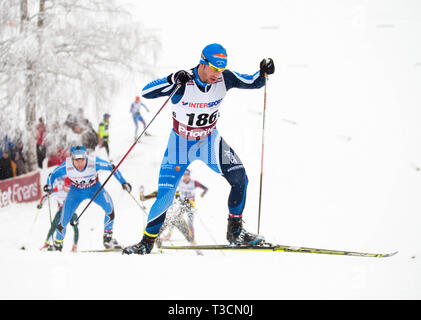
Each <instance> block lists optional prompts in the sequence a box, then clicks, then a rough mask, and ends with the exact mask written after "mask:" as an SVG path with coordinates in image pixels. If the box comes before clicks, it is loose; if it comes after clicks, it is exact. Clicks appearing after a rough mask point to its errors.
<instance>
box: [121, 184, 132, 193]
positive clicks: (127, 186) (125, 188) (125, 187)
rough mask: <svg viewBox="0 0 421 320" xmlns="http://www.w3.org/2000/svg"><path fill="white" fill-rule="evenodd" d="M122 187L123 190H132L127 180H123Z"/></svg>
mask: <svg viewBox="0 0 421 320" xmlns="http://www.w3.org/2000/svg"><path fill="white" fill-rule="evenodd" d="M121 186H122V187H123V190H126V191H127V192H128V193H130V192H131V191H132V185H131V184H130V183H128V182H125V183H123V184H122V185H121Z"/></svg>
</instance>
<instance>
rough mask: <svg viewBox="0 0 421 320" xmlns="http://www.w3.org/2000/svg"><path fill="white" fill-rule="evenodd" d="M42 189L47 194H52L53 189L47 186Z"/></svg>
mask: <svg viewBox="0 0 421 320" xmlns="http://www.w3.org/2000/svg"><path fill="white" fill-rule="evenodd" d="M42 189H43V190H44V192H46V193H48V194H50V193H52V192H53V188H52V187H51V186H50V185H49V184H46V185H45V186H44V187H43V188H42Z"/></svg>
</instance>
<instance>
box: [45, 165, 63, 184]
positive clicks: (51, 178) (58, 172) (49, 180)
mask: <svg viewBox="0 0 421 320" xmlns="http://www.w3.org/2000/svg"><path fill="white" fill-rule="evenodd" d="M66 174H67V171H66V161H64V162H63V163H62V164H61V165H59V166H58V167H57V168H55V169H54V171H53V172H51V173H50V175H49V176H48V178H47V184H49V185H50V186H51V188H53V185H54V181H55V180H56V179H57V178H60V177H62V176H65V175H66Z"/></svg>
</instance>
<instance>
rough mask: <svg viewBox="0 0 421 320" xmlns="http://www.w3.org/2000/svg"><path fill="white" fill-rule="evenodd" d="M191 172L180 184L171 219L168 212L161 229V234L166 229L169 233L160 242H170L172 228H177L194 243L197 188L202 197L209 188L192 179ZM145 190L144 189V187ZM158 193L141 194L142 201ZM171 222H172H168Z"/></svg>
mask: <svg viewBox="0 0 421 320" xmlns="http://www.w3.org/2000/svg"><path fill="white" fill-rule="evenodd" d="M190 175H191V172H190V170H189V169H186V171H185V172H184V174H183V178H182V179H181V181H180V183H179V184H178V189H177V192H176V193H175V200H174V201H173V204H172V206H171V214H170V216H171V217H170V218H168V212H169V210H168V211H167V216H166V220H165V223H164V225H163V226H162V227H161V230H160V234H162V233H163V232H164V231H165V230H166V229H168V230H167V231H168V233H167V234H166V235H165V236H162V237H160V239H159V241H160V242H163V241H168V240H169V239H170V238H171V233H172V229H173V228H172V227H173V226H175V227H177V228H178V229H179V230H180V232H181V233H182V234H183V235H184V237H185V238H186V240H187V241H189V242H191V243H194V224H193V221H194V216H195V214H196V202H195V193H196V192H195V191H196V188H201V189H202V190H203V192H202V193H201V195H200V196H201V197H204V196H205V194H206V192H207V191H208V188H207V187H205V186H204V185H203V184H201V183H200V182H199V181H197V180H193V179H191V176H190ZM142 189H143V187H142ZM157 194H158V192H157V191H154V192H152V193H150V194H148V195H144V194H143V191H142V192H141V193H140V200H141V201H145V200H149V199H153V198H156V197H157ZM184 214H185V216H184ZM168 220H170V221H168Z"/></svg>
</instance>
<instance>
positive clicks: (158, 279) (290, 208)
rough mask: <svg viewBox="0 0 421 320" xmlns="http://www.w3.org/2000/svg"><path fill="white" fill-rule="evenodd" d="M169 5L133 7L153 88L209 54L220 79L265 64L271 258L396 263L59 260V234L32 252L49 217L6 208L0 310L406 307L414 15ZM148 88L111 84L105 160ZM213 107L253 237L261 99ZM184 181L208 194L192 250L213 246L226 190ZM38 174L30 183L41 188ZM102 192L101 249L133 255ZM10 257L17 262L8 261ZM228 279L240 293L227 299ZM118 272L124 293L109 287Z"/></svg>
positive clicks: (128, 132) (413, 285)
mask: <svg viewBox="0 0 421 320" xmlns="http://www.w3.org/2000/svg"><path fill="white" fill-rule="evenodd" d="M181 3H182V4H183V5H180V2H176V1H171V2H170V1H168V2H165V7H166V9H165V11H166V12H168V16H166V15H165V13H162V11H161V9H162V8H161V7H162V6H163V5H162V3H161V2H157V1H155V2H146V1H145V2H144V1H142V2H141V3H139V4H137V5H136V6H134V7H133V8H134V9H133V12H134V14H136V15H137V17H138V18H139V20H141V21H142V22H143V23H144V24H145V26H147V27H148V28H150V29H154V30H155V31H156V32H157V34H158V35H159V36H160V38H161V41H162V52H161V56H160V62H159V64H158V66H157V70H156V74H157V77H163V76H166V75H168V74H169V73H171V72H173V71H177V70H178V69H182V68H191V67H193V66H195V65H196V64H197V63H198V62H199V57H200V51H201V49H202V48H203V47H204V46H205V45H207V44H208V43H212V42H219V43H221V44H223V45H224V46H225V47H226V48H227V51H228V67H229V68H230V69H231V70H234V71H237V72H240V73H248V74H251V73H254V72H255V71H257V69H258V66H259V62H260V60H261V59H263V58H267V57H271V58H273V59H274V61H275V65H276V72H275V74H274V75H273V76H272V77H270V80H269V82H268V84H267V113H266V124H265V127H266V131H265V159H264V177H263V180H264V183H263V206H262V215H261V230H260V232H261V234H262V235H263V236H264V237H265V238H266V239H267V240H268V241H271V242H275V243H279V244H285V245H295V246H307V247H317V248H326V249H343V250H353V251H365V252H384V253H386V252H393V251H399V253H398V254H397V255H395V256H393V257H391V258H383V259H380V258H358V257H344V256H328V255H312V254H294V253H272V252H261V253H253V252H251V253H250V252H217V251H215V252H205V253H204V255H203V256H197V255H196V254H195V253H194V252H181V251H180V252H176V251H174V252H173V251H171V252H165V253H164V254H158V253H157V254H151V255H148V256H137V255H132V256H122V255H119V254H115V253H103V254H101V253H77V254H74V253H72V252H70V248H71V240H70V239H71V237H72V235H73V231H72V229H71V228H70V227H69V228H68V234H67V237H66V241H65V244H64V250H63V251H64V252H62V253H55V252H54V253H52V252H40V251H39V250H38V249H39V248H40V247H41V246H42V244H43V241H44V238H45V236H46V234H47V231H48V228H49V223H50V221H49V213H48V207H47V206H45V207H44V208H43V209H42V210H41V212H40V213H39V216H38V219H37V220H36V222H35V223H34V217H35V215H36V213H37V209H36V208H35V206H36V203H30V204H19V205H12V206H9V207H5V208H2V209H1V211H0V217H1V224H0V249H1V250H0V261H1V263H0V299H420V298H421V273H420V272H419V270H420V268H421V262H420V261H421V260H420V259H421V232H420V231H421V201H420V193H421V173H420V172H419V171H416V170H414V166H417V165H418V166H421V148H420V142H421V129H420V125H419V119H420V114H421V112H420V111H419V110H420V105H421V90H419V84H420V83H421V82H420V81H421V46H420V42H419V39H420V38H421V3H420V2H419V1H415V0H414V1H392V0H388V1H370V2H367V3H366V2H363V1H357V0H354V1H325V0H321V1H317V2H316V1H310V0H308V1H275V0H273V1H270V0H265V1H259V2H255V1H249V0H246V1H241V2H240V1H230V2H227V1H219V0H217V1H213V5H212V7H213V8H214V9H215V10H216V9H218V10H217V12H214V11H212V10H211V11H210V12H209V10H204V11H203V9H204V8H203V6H202V5H200V4H199V2H197V1H193V0H189V1H184V0H183V1H181ZM239 6H241V7H242V8H243V9H242V10H241V12H238V7H239ZM205 9H206V8H205ZM207 9H210V8H207ZM169 13H171V15H170V14H169ZM213 13H218V14H216V15H214V14H213ZM203 15H205V16H203ZM175 17H176V19H175ZM183 17H184V19H182V18H183ZM173 18H174V19H173ZM201 23H202V24H203V25H201ZM151 80H153V79H150V78H148V79H138V81H137V82H136V83H122V84H121V92H120V95H118V96H116V97H115V99H114V100H113V101H112V102H111V105H112V106H111V108H110V113H111V122H110V123H111V124H110V137H111V145H110V149H111V156H112V158H113V159H114V161H115V163H118V161H119V160H120V159H121V157H122V156H123V155H124V154H125V153H126V151H127V150H128V149H129V147H130V146H131V144H132V139H133V131H134V126H133V123H132V119H131V116H130V114H129V105H130V103H131V102H132V100H133V99H134V97H135V95H138V94H139V92H140V91H139V90H140V89H141V88H142V87H143V86H144V85H145V84H146V83H147V82H149V81H151ZM164 101H165V100H164V99H155V100H144V101H143V102H144V103H145V104H147V106H148V108H149V109H150V110H151V112H150V113H145V112H144V113H143V114H144V116H145V118H146V119H147V120H150V119H151V118H152V116H153V115H154V114H155V112H156V111H157V110H158V109H159V107H161V106H162V104H163V103H164ZM221 110H222V111H221V118H220V120H219V122H218V130H219V132H220V134H221V135H222V136H223V137H224V139H225V140H226V141H227V142H228V143H229V144H230V145H231V146H232V147H233V149H234V150H235V151H236V152H237V153H238V155H239V156H240V158H241V159H242V161H243V163H244V165H245V168H246V170H247V173H248V177H249V180H250V184H249V188H248V193H247V205H246V209H245V212H244V220H245V226H246V228H247V229H248V230H250V231H252V232H256V231H257V219H258V217H257V212H258V196H259V175H260V150H261V137H262V110H263V90H249V91H245V90H243V91H242V90H235V89H234V90H231V91H229V92H228V94H227V96H226V98H225V99H224V102H223V106H222V109H221ZM171 125H172V121H171V108H170V106H169V105H168V106H167V107H166V108H165V109H164V110H163V112H162V113H161V114H160V115H159V116H158V117H157V119H156V121H155V122H154V123H153V124H152V125H151V127H150V132H151V133H152V136H150V137H144V138H142V140H141V143H139V144H138V145H137V146H136V147H135V148H134V149H133V151H132V152H131V154H130V155H129V157H128V158H127V159H126V161H124V162H123V164H122V165H121V167H120V171H121V172H122V174H123V175H124V177H125V178H126V179H127V180H128V181H129V182H130V183H131V184H132V186H133V187H134V190H133V194H134V195H135V196H136V198H138V188H139V186H140V185H144V186H145V191H146V192H152V191H154V190H155V189H156V188H157V180H158V170H159V165H160V162H161V159H162V155H163V152H164V151H165V147H166V143H167V139H168V134H169V131H170V128H171ZM104 155H105V154H104V153H103V150H100V151H99V152H98V156H100V157H103V156H104ZM190 168H191V170H192V176H193V178H195V179H197V180H199V181H201V182H203V183H204V184H205V185H206V186H208V187H209V192H208V193H207V194H206V196H205V197H204V198H200V197H199V198H198V201H197V207H198V216H197V219H196V220H195V227H196V235H197V242H198V243H200V244H213V243H214V241H216V242H217V243H221V244H223V243H225V242H226V240H225V233H226V219H227V207H226V206H227V198H228V192H229V185H228V184H227V183H226V182H225V180H224V179H223V178H221V177H219V176H218V175H216V174H215V173H214V172H212V171H210V170H209V169H208V168H207V167H206V166H205V165H204V164H202V163H199V162H195V163H193V164H192V165H191V167H190ZM49 172H50V170H49V169H44V170H43V171H42V182H43V183H44V181H45V179H46V176H47V175H48V173H49ZM106 177H107V173H106V172H103V173H102V174H101V176H100V178H101V180H102V181H104V180H105V179H106ZM106 190H107V191H108V192H109V193H110V194H111V196H112V198H113V201H114V205H115V212H116V219H115V224H114V234H115V237H116V239H118V241H120V242H121V243H122V244H124V245H131V244H134V243H136V242H138V241H139V240H140V239H141V233H142V230H143V226H144V223H145V216H144V214H143V212H142V211H141V210H139V208H138V206H137V204H136V203H135V202H134V201H133V199H131V198H130V197H129V196H128V195H127V194H126V193H125V192H124V191H123V190H122V188H121V186H120V185H119V183H118V182H117V181H116V180H115V179H111V180H110V181H109V183H108V184H107V186H106ZM85 204H86V202H84V203H83V204H82V205H81V206H80V207H79V210H78V212H81V210H82V209H83V208H84V205H85ZM145 204H146V205H147V206H148V207H150V206H151V205H152V201H151V202H150V203H149V202H145ZM53 209H54V210H53V213H54V212H55V207H54V208H53ZM103 217H104V216H103V212H102V211H101V209H100V208H99V207H97V206H96V205H92V206H91V207H89V209H88V210H87V211H86V212H85V213H84V215H83V217H82V218H81V221H80V241H79V249H80V250H83V249H100V248H102V228H103ZM32 227H33V229H31V228H32ZM31 230H32V233H31V234H30V232H31ZM29 234H30V237H29ZM175 238H177V235H175ZM178 239H182V236H181V235H178ZM178 243H181V242H178ZM23 244H25V245H26V247H27V250H26V251H22V250H19V248H20V247H21V246H22V245H23ZM234 272H235V278H236V279H239V280H238V283H237V284H236V289H235V290H232V284H233V279H232V275H233V273H234ZM124 275H130V276H131V278H130V281H121V278H122V277H123V276H124ZM174 275H176V276H174ZM386 280H387V281H386ZM146 288H153V290H150V291H148V290H147V289H146Z"/></svg>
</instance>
